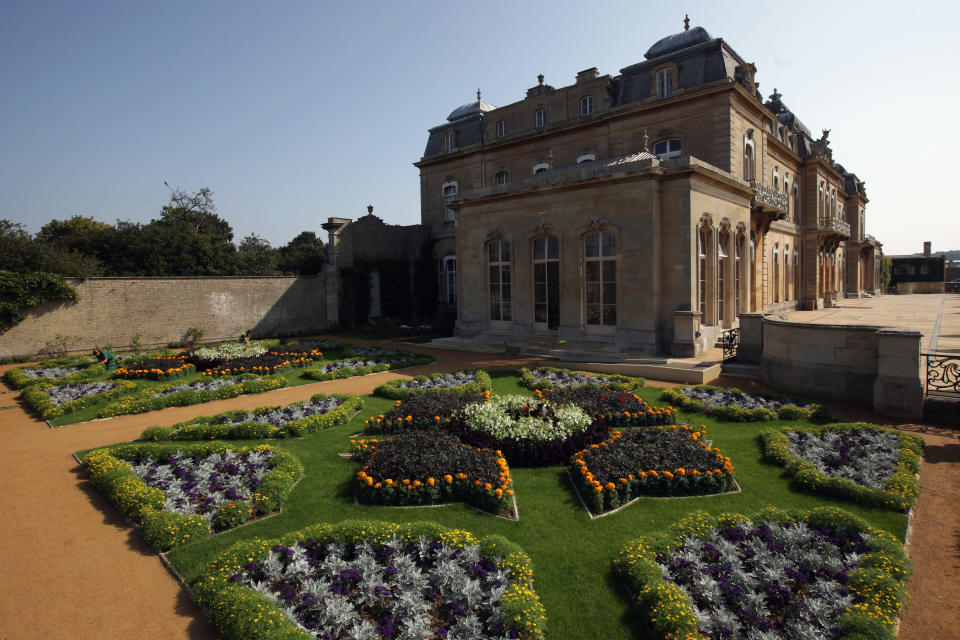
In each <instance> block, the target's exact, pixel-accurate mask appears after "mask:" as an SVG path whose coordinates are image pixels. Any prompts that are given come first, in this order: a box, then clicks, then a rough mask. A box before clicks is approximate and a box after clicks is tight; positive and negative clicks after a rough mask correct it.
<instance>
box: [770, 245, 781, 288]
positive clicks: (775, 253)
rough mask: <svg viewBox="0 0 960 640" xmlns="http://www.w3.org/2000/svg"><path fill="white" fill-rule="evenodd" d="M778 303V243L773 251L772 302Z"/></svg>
mask: <svg viewBox="0 0 960 640" xmlns="http://www.w3.org/2000/svg"><path fill="white" fill-rule="evenodd" d="M772 302H780V243H779V242H778V243H777V244H776V245H774V249H773V300H772Z"/></svg>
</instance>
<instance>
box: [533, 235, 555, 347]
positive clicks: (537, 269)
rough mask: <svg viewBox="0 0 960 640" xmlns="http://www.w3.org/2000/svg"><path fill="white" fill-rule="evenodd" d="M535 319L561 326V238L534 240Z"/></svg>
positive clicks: (535, 320)
mask: <svg viewBox="0 0 960 640" xmlns="http://www.w3.org/2000/svg"><path fill="white" fill-rule="evenodd" d="M533 321H534V322H538V323H545V324H546V325H547V328H548V329H556V328H557V327H558V326H560V238H556V237H550V236H543V237H540V238H535V239H534V241H533Z"/></svg>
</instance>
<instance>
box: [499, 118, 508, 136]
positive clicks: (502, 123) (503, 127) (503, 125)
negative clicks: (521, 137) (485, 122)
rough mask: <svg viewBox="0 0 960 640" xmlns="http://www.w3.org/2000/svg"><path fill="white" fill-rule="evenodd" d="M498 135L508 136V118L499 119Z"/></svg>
mask: <svg viewBox="0 0 960 640" xmlns="http://www.w3.org/2000/svg"><path fill="white" fill-rule="evenodd" d="M497 137H498V138H506V137H507V121H506V120H498V121H497Z"/></svg>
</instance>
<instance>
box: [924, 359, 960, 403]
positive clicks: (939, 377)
mask: <svg viewBox="0 0 960 640" xmlns="http://www.w3.org/2000/svg"><path fill="white" fill-rule="evenodd" d="M920 355H921V356H924V357H926V359H927V384H926V388H925V389H924V393H925V394H926V395H930V394H931V393H937V394H960V355H957V354H953V355H948V354H946V353H921V354H920Z"/></svg>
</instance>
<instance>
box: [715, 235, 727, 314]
mask: <svg viewBox="0 0 960 640" xmlns="http://www.w3.org/2000/svg"><path fill="white" fill-rule="evenodd" d="M729 241H730V235H729V234H728V233H727V232H726V231H722V232H720V235H719V237H718V240H717V256H718V258H719V262H718V264H717V310H718V313H719V314H720V321H721V322H722V321H724V320H726V319H727V308H726V305H725V303H726V300H727V296H726V292H727V269H729V268H730V254H729V253H728V252H727V243H728V242H729Z"/></svg>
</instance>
